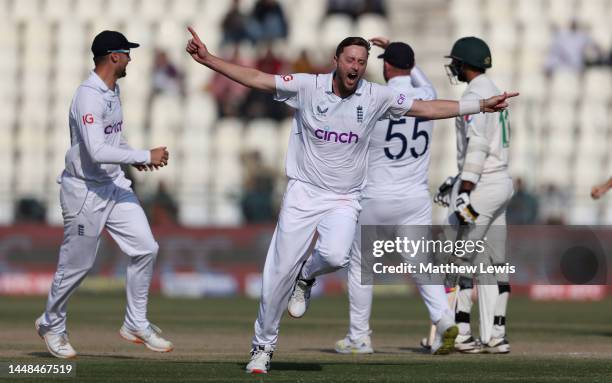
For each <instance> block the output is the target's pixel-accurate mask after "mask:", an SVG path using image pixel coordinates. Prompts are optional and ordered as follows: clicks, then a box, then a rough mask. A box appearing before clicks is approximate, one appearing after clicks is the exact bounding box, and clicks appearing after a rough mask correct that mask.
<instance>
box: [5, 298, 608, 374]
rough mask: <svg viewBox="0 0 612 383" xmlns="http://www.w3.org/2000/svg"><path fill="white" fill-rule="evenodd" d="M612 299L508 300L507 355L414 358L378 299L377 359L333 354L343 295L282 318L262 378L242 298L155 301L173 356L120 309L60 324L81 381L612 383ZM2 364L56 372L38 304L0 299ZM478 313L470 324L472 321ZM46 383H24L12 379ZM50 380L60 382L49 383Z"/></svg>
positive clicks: (414, 325) (407, 325)
mask: <svg viewBox="0 0 612 383" xmlns="http://www.w3.org/2000/svg"><path fill="white" fill-rule="evenodd" d="M610 303H611V301H610V300H607V301H605V302H598V303H567V302H555V303H534V302H530V301H528V300H526V299H524V298H514V299H512V300H511V302H510V309H509V316H508V324H509V339H510V342H511V345H512V350H513V351H512V353H511V354H509V355H459V354H453V355H449V356H441V357H433V356H431V355H427V354H423V353H421V352H420V350H419V348H418V346H417V345H418V341H419V339H420V338H421V337H423V336H425V334H426V333H427V331H428V323H427V318H426V313H425V309H424V306H423V304H422V303H421V302H420V300H419V299H417V298H402V297H393V298H391V297H388V298H378V297H376V298H375V301H374V312H373V315H372V328H373V330H374V333H373V335H372V337H373V342H374V347H375V349H376V350H377V353H376V354H374V355H363V356H350V355H349V356H347V355H338V354H335V353H334V352H333V344H334V342H335V341H336V340H337V339H340V338H341V337H343V336H344V334H345V333H346V330H347V325H348V311H347V310H348V304H347V300H346V297H334V298H324V299H315V300H314V301H313V303H312V305H311V308H310V310H309V312H308V314H307V315H306V316H305V317H304V318H302V319H299V320H295V319H290V318H288V317H285V318H284V319H283V321H282V323H281V334H280V339H279V345H278V349H277V351H276V353H275V355H274V359H273V361H272V371H271V372H270V374H268V375H267V376H249V375H247V374H245V373H244V366H245V364H246V361H247V359H248V351H249V345H250V337H251V336H252V331H253V330H252V329H253V321H254V319H255V315H256V312H257V302H256V301H253V300H248V299H201V300H185V299H167V298H162V297H153V298H152V299H151V302H150V310H149V317H150V319H151V320H152V321H153V322H154V323H156V324H158V325H159V326H160V327H162V328H163V329H164V333H165V334H167V336H168V338H170V339H171V340H173V341H174V343H175V346H176V349H175V351H174V352H172V353H169V354H156V353H152V352H149V351H147V350H145V349H144V348H143V347H140V346H136V345H133V344H130V343H126V342H124V341H122V340H121V339H119V337H118V335H117V330H118V328H119V327H120V326H121V322H122V318H123V310H124V304H125V299H124V297H123V296H119V295H103V296H97V295H87V294H77V295H76V296H75V297H74V298H73V299H72V301H71V302H70V305H69V319H68V325H69V330H70V337H71V341H72V343H73V345H74V346H75V348H76V349H77V351H78V352H79V357H78V359H76V364H77V378H72V379H65V380H66V381H72V382H75V381H78V382H105V381H111V380H112V381H118V382H178V381H208V382H243V381H244V382H260V381H263V382H265V381H270V382H407V381H422V382H439V381H466V382H467V381H482V382H500V381H503V382H506V381H512V382H525V381H529V382H575V381H583V382H597V381H600V382H607V381H612V310H610V307H611V305H610ZM0 307H1V310H0V328H1V329H2V330H1V331H0V342H1V345H2V346H1V347H0V361H3V362H7V361H12V362H22V363H23V362H26V363H43V362H49V361H51V362H53V361H54V360H52V359H49V355H48V354H47V353H46V350H45V347H44V344H43V343H42V341H41V340H40V339H39V338H38V337H37V336H36V334H35V333H34V330H33V321H34V319H35V318H36V316H37V315H39V314H40V312H41V310H42V309H43V307H44V298H41V297H28V298H21V297H20V298H7V297H0ZM476 312H477V311H476V310H475V311H474V314H476ZM29 380H31V381H37V382H40V381H44V380H45V379H41V378H38V379H25V378H21V379H19V380H18V381H20V382H26V381H29ZM53 381H54V382H60V381H63V380H60V379H53Z"/></svg>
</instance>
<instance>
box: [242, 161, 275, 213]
mask: <svg viewBox="0 0 612 383" xmlns="http://www.w3.org/2000/svg"><path fill="white" fill-rule="evenodd" d="M242 166H243V168H244V181H243V188H244V194H243V196H242V199H241V201H240V205H241V208H242V214H243V215H244V219H245V221H246V222H247V223H263V222H274V220H275V219H276V209H275V208H274V203H273V199H274V181H275V174H274V171H273V170H271V169H270V168H268V167H267V166H266V165H265V164H264V163H263V159H262V158H261V153H259V152H258V151H250V152H247V153H244V154H243V155H242Z"/></svg>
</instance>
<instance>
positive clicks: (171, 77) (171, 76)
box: [152, 50, 185, 97]
mask: <svg viewBox="0 0 612 383" xmlns="http://www.w3.org/2000/svg"><path fill="white" fill-rule="evenodd" d="M152 76H153V96H156V95H158V94H166V95H171V96H181V97H184V96H185V82H184V76H183V74H182V73H181V72H179V70H178V69H177V68H176V66H175V65H174V64H173V63H172V62H171V61H170V59H169V58H168V54H167V53H166V52H164V51H162V50H156V51H155V56H154V59H153V71H152Z"/></svg>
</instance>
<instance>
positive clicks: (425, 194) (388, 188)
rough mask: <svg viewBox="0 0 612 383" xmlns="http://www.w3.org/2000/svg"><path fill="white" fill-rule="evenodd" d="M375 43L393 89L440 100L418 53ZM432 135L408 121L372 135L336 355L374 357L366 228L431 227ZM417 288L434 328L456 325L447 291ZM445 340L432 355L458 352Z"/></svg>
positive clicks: (429, 125) (383, 124)
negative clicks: (365, 277)
mask: <svg viewBox="0 0 612 383" xmlns="http://www.w3.org/2000/svg"><path fill="white" fill-rule="evenodd" d="M371 41H372V42H373V43H374V44H375V45H377V46H380V47H382V48H385V52H384V53H383V54H381V55H380V56H378V57H379V58H382V59H384V68H383V70H384V72H383V74H384V77H385V80H386V81H387V84H388V85H389V87H391V88H394V89H397V90H398V91H400V92H404V93H405V94H407V95H408V97H409V98H412V99H420V100H433V99H435V98H436V91H435V89H434V87H433V85H432V84H431V82H430V81H429V79H427V77H426V76H425V74H424V73H423V72H422V71H421V70H420V69H419V68H418V67H416V66H414V62H415V59H414V52H413V50H412V48H411V47H410V46H409V45H407V44H404V43H400V42H394V43H391V44H389V40H388V39H386V38H381V37H378V38H374V39H372V40H371ZM432 129H433V122H432V121H424V120H421V119H416V118H414V117H403V118H401V119H400V120H381V121H378V122H377V123H376V128H375V129H374V131H373V132H372V136H371V139H370V149H369V153H368V156H369V158H368V171H367V182H366V186H365V188H364V189H363V192H362V198H363V199H362V200H361V206H362V211H361V214H360V216H359V222H358V223H359V226H358V228H357V232H356V233H355V239H354V242H353V246H352V248H351V258H350V263H349V270H348V293H349V304H350V306H349V307H350V327H349V332H348V334H347V336H346V337H345V338H344V339H342V340H339V341H338V342H336V345H335V350H336V351H337V352H339V353H342V354H368V353H372V352H374V350H373V348H372V343H371V340H370V333H371V330H370V324H369V320H370V314H371V311H372V292H373V286H372V285H371V284H362V283H363V281H362V277H361V256H362V254H361V225H394V226H395V225H411V226H417V225H423V226H430V225H431V224H432V217H431V207H432V206H431V204H432V202H431V198H430V196H429V185H428V179H429V177H428V169H429V162H430V150H429V148H430V145H431V137H432ZM412 229H416V228H412ZM393 236H396V235H393ZM419 237H420V236H416V237H415V238H419ZM417 287H418V289H419V292H420V293H421V296H422V297H423V300H424V301H425V304H426V306H427V309H428V311H429V316H430V319H431V321H432V323H440V321H443V323H440V325H438V326H437V327H436V328H440V329H447V328H449V327H450V326H452V325H454V313H453V311H451V309H450V307H449V305H448V301H447V298H446V293H445V291H444V286H443V285H442V284H439V285H436V284H421V283H417ZM456 330H457V329H456V327H455V330H454V331H455V332H454V336H456V335H457V333H456ZM441 335H442V334H439V336H440V339H438V342H437V343H436V345H435V347H434V350H433V352H434V353H436V354H443V353H449V352H450V351H452V349H453V348H454V337H449V339H448V340H449V342H448V344H447V345H446V347H444V346H443V345H442V344H441V343H440V340H441Z"/></svg>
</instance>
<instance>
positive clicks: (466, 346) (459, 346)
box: [455, 334, 480, 354]
mask: <svg viewBox="0 0 612 383" xmlns="http://www.w3.org/2000/svg"><path fill="white" fill-rule="evenodd" d="M479 343H480V342H477V341H476V340H475V339H474V337H473V336H472V335H471V334H467V335H461V334H460V335H457V339H456V340H455V350H457V351H459V352H465V353H468V354H470V353H478V352H474V351H475V350H476V351H477V349H478V348H479V347H478V346H479Z"/></svg>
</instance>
